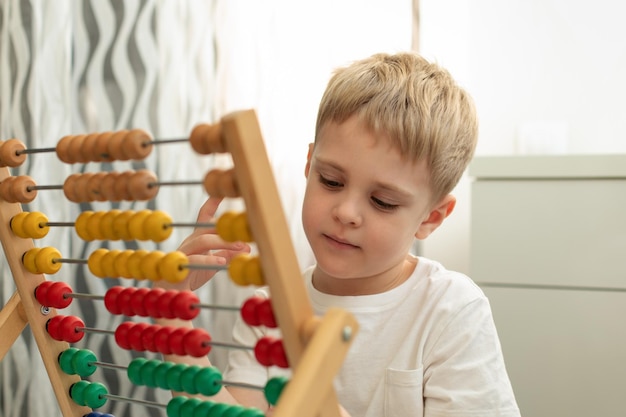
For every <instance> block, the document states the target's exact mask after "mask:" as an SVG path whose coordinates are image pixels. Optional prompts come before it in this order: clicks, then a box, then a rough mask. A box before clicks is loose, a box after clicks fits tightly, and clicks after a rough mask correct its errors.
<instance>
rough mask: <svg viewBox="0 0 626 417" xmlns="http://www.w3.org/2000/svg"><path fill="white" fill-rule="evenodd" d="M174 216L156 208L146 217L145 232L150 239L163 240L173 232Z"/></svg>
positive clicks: (154, 240)
mask: <svg viewBox="0 0 626 417" xmlns="http://www.w3.org/2000/svg"><path fill="white" fill-rule="evenodd" d="M172 222H173V220H172V217H171V216H170V215H169V214H167V213H166V212H164V211H163V210H155V211H152V212H151V213H150V215H148V217H146V218H145V219H144V222H143V233H144V236H146V238H147V239H148V240H151V241H153V242H163V241H164V240H166V239H167V238H168V237H170V235H171V234H172V227H171V226H170V225H171V224H172Z"/></svg>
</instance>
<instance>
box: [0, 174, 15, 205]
mask: <svg viewBox="0 0 626 417" xmlns="http://www.w3.org/2000/svg"><path fill="white" fill-rule="evenodd" d="M14 182H15V177H7V178H5V179H4V180H2V182H0V197H2V199H3V200H4V201H6V202H7V203H17V200H16V199H15V196H13V183H14Z"/></svg>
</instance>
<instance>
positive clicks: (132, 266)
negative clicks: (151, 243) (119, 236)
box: [127, 249, 150, 280]
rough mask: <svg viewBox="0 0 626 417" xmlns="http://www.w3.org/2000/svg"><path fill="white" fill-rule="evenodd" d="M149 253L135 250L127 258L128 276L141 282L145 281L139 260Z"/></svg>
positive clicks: (143, 250) (144, 250)
mask: <svg viewBox="0 0 626 417" xmlns="http://www.w3.org/2000/svg"><path fill="white" fill-rule="evenodd" d="M149 253H150V252H148V251H147V250H146V249H137V250H136V251H134V253H133V254H131V255H130V256H129V257H128V264H127V267H128V271H129V272H130V276H131V277H133V278H135V279H137V280H142V279H146V276H145V275H144V274H143V270H142V269H141V267H140V265H141V260H142V259H143V258H144V257H145V256H147V255H148V254H149Z"/></svg>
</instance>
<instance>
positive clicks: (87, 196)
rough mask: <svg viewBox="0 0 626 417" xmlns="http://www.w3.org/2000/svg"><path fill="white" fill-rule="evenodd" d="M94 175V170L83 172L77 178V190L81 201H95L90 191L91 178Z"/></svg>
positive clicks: (77, 195)
mask: <svg viewBox="0 0 626 417" xmlns="http://www.w3.org/2000/svg"><path fill="white" fill-rule="evenodd" d="M94 175H95V173H94V172H83V173H82V174H80V175H79V176H78V178H77V179H76V187H75V190H76V191H75V192H76V198H77V199H78V202H79V203H86V202H91V201H94V200H92V199H91V193H90V192H89V180H90V179H91V177H93V176H94Z"/></svg>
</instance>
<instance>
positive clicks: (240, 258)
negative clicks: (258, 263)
mask: <svg viewBox="0 0 626 417" xmlns="http://www.w3.org/2000/svg"><path fill="white" fill-rule="evenodd" d="M249 258H250V255H248V254H240V255H237V256H235V257H233V258H232V259H231V260H230V264H229V265H228V276H230V280H231V281H232V282H234V283H235V284H237V285H240V286H242V287H243V286H246V285H248V280H247V279H246V276H245V274H244V270H245V267H246V264H247V263H248V259H249Z"/></svg>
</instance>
